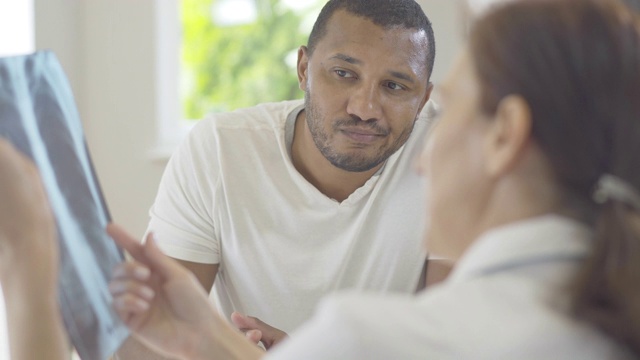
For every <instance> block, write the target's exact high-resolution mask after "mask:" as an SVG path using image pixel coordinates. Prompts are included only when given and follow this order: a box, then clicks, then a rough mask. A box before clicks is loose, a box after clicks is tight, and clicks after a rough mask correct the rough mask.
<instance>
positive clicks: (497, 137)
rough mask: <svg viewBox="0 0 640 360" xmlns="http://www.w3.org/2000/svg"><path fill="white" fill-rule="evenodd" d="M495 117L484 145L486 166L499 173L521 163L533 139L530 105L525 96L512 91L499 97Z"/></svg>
mask: <svg viewBox="0 0 640 360" xmlns="http://www.w3.org/2000/svg"><path fill="white" fill-rule="evenodd" d="M494 117H495V118H494V119H492V120H489V121H491V128H490V130H489V133H488V137H487V142H486V146H485V150H486V155H487V156H486V159H487V162H486V164H487V165H486V170H487V172H488V174H489V176H491V177H498V176H500V175H502V174H504V173H506V172H507V171H509V170H510V169H511V168H513V167H514V166H515V165H516V164H517V163H518V161H519V160H520V159H521V158H522V156H523V153H524V152H525V150H526V148H527V145H528V144H529V143H530V140H531V126H532V124H531V120H532V119H531V109H530V107H529V104H528V103H527V102H526V100H525V99H524V98H523V97H521V96H518V95H509V96H507V97H505V98H503V99H502V100H501V101H500V103H499V104H498V108H497V110H496V113H495V116H494Z"/></svg>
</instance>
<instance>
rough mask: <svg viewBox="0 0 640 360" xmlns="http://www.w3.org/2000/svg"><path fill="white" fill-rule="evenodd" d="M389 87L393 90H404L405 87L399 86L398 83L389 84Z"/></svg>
mask: <svg viewBox="0 0 640 360" xmlns="http://www.w3.org/2000/svg"><path fill="white" fill-rule="evenodd" d="M387 87H388V88H389V89H391V90H402V89H403V87H402V85H400V84H398V83H394V82H392V81H390V82H388V83H387Z"/></svg>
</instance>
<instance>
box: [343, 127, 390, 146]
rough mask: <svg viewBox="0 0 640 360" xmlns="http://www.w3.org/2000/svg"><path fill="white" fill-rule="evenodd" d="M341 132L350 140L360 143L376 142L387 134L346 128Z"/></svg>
mask: <svg viewBox="0 0 640 360" xmlns="http://www.w3.org/2000/svg"><path fill="white" fill-rule="evenodd" d="M340 131H341V132H342V133H343V134H344V135H346V136H347V137H348V138H350V139H352V140H354V141H356V142H360V143H368V142H374V141H377V140H379V139H380V138H382V137H384V136H386V134H381V133H379V132H376V131H373V130H369V129H356V128H345V129H341V130H340Z"/></svg>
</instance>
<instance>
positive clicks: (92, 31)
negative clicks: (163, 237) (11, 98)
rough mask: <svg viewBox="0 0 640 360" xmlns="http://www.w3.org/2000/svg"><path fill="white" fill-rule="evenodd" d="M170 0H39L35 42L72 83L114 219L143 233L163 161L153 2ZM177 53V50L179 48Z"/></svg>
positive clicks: (159, 2)
mask: <svg viewBox="0 0 640 360" xmlns="http://www.w3.org/2000/svg"><path fill="white" fill-rule="evenodd" d="M161 3H165V4H167V3H169V4H171V3H173V4H176V2H175V1H173V0H166V1H154V0H135V1H131V0H92V1H79V0H36V2H35V13H36V16H35V19H36V47H37V48H38V49H52V50H54V51H55V53H56V54H57V56H58V58H59V59H60V61H61V63H62V65H63V67H64V69H65V71H66V73H67V76H68V77H69V79H70V82H71V86H72V88H73V90H74V93H75V96H76V101H77V104H78V109H79V111H80V116H81V117H82V120H83V124H84V127H85V133H86V137H87V141H88V144H89V148H90V151H91V153H92V157H93V160H94V163H95V166H96V171H97V173H98V176H99V177H100V180H101V183H102V187H103V190H104V193H105V197H106V199H107V203H108V205H109V207H110V209H111V212H112V216H113V218H114V220H115V221H116V222H118V223H120V224H122V225H124V226H125V227H126V228H127V229H129V230H130V231H131V232H132V233H133V234H134V235H136V236H142V234H143V232H144V230H145V226H146V223H147V213H148V209H149V206H150V205H151V203H152V202H153V199H154V196H155V193H156V190H157V186H158V182H159V178H160V176H161V174H162V170H163V168H164V165H165V164H164V162H158V161H157V160H153V159H151V158H150V157H149V152H150V151H151V150H152V149H153V147H154V146H156V142H157V133H158V121H157V119H158V117H159V113H158V108H159V107H160V104H159V103H158V101H157V97H156V83H157V81H158V79H157V77H156V61H155V60H156V48H155V46H156V41H155V36H154V35H155V27H156V16H155V15H156V9H157V8H158V6H159V4H161ZM176 56H177V54H176Z"/></svg>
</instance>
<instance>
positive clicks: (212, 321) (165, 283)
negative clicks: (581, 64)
mask: <svg viewBox="0 0 640 360" xmlns="http://www.w3.org/2000/svg"><path fill="white" fill-rule="evenodd" d="M107 232H108V233H109V235H111V236H112V237H113V239H114V240H115V241H116V243H117V244H118V245H119V246H121V247H122V248H124V249H125V250H126V251H127V252H128V253H129V254H130V255H131V257H133V261H129V262H125V263H122V264H121V265H119V266H118V267H116V268H115V269H114V272H113V279H112V281H111V283H110V286H109V287H110V290H111V293H112V295H113V297H114V303H113V306H114V308H115V310H116V311H117V313H118V314H119V316H120V318H121V319H122V320H123V321H124V322H125V323H126V324H127V326H129V328H130V329H131V330H132V332H133V333H134V335H135V336H136V337H137V338H138V339H139V340H140V341H142V342H143V343H144V344H145V345H147V346H148V347H149V348H151V349H153V350H155V351H157V352H159V353H160V354H162V355H164V356H174V357H175V356H178V357H180V358H183V359H205V358H211V359H215V358H228V359H232V358H238V359H256V358H258V357H259V356H260V355H261V352H260V351H259V350H258V349H257V348H256V347H255V346H253V345H252V344H251V343H249V341H248V340H246V339H245V338H244V337H243V336H242V334H240V333H239V332H237V331H236V330H234V329H232V328H231V326H230V325H229V324H227V323H226V321H225V320H223V319H222V318H220V317H219V316H218V314H217V313H216V311H215V309H214V308H213V306H212V305H211V303H210V302H209V297H208V294H207V293H206V292H205V290H204V289H203V288H202V286H201V285H200V283H199V282H198V281H197V279H196V278H195V276H194V275H193V274H192V273H191V272H190V271H189V270H187V269H185V268H184V267H182V266H181V265H180V264H178V262H176V261H175V260H173V259H171V258H169V257H167V256H166V255H164V254H163V253H162V252H161V251H160V249H159V248H158V247H157V245H156V244H155V242H154V240H153V236H152V235H149V236H148V237H147V239H146V242H145V243H144V244H140V243H139V242H138V241H137V240H136V239H135V238H133V237H131V236H130V235H128V234H127V233H125V232H124V231H123V230H122V229H121V228H119V227H117V226H115V225H109V226H108V227H107Z"/></svg>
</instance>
